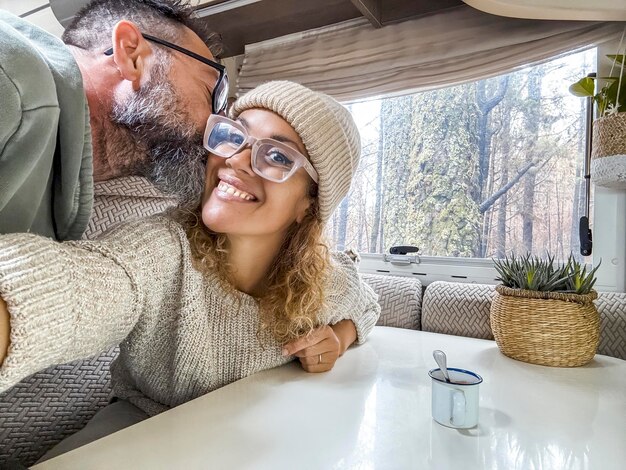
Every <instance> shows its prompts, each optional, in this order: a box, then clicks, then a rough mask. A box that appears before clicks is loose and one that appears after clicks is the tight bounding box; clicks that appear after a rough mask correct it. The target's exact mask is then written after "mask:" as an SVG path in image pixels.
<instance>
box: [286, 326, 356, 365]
mask: <svg viewBox="0 0 626 470" xmlns="http://www.w3.org/2000/svg"><path fill="white" fill-rule="evenodd" d="M356 337H357V333H356V326H355V325H354V322H353V321H352V320H341V321H340V322H339V323H336V324H334V325H331V326H328V325H327V326H321V327H319V328H316V329H315V330H313V332H312V333H311V334H310V335H307V336H304V337H302V338H298V339H296V340H294V341H291V342H290V343H287V344H285V345H284V346H283V356H292V355H293V356H296V357H297V358H298V360H299V361H300V364H301V365H302V368H303V369H304V370H306V371H307V372H327V371H329V370H330V369H332V368H333V366H334V365H335V362H337V359H338V358H340V357H341V356H342V355H343V353H344V352H346V349H348V348H349V347H350V345H351V344H352V343H354V342H355V341H356Z"/></svg>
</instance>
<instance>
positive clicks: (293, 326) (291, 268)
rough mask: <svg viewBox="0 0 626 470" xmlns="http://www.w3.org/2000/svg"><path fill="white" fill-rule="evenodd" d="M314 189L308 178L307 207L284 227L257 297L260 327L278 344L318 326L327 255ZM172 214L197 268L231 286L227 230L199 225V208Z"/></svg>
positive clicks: (325, 283)
mask: <svg viewBox="0 0 626 470" xmlns="http://www.w3.org/2000/svg"><path fill="white" fill-rule="evenodd" d="M316 193H317V188H316V185H315V184H312V187H311V190H310V191H309V197H310V198H311V199H312V201H311V204H310V206H309V209H308V210H307V213H306V215H305V217H304V219H303V220H302V222H301V223H294V224H292V226H291V227H290V228H289V230H288V232H287V235H286V237H285V240H284V241H283V245H282V247H281V249H280V250H279V252H278V255H277V256H276V258H275V259H274V261H273V263H272V265H271V267H270V270H269V272H268V275H267V278H268V288H267V289H266V291H265V292H264V294H263V295H262V296H261V297H259V298H258V300H259V307H260V309H259V310H260V323H259V333H262V332H269V333H270V334H271V335H272V336H273V337H274V338H275V339H276V340H277V341H278V342H279V343H280V344H284V343H287V342H289V341H291V340H293V339H295V338H298V337H301V336H304V335H306V334H308V333H310V332H311V331H312V330H313V329H314V328H316V327H318V326H319V325H320V320H319V314H320V312H321V311H322V310H323V308H324V306H325V288H326V285H327V281H328V277H329V274H330V264H331V261H330V250H329V248H328V243H327V242H326V238H325V235H324V223H323V222H322V221H321V219H320V217H319V203H318V200H317V194H316ZM176 218H177V219H178V221H179V222H180V223H181V224H182V225H183V227H184V228H185V231H186V233H187V238H188V239H189V244H190V247H191V252H192V255H193V258H194V264H195V267H196V269H198V270H199V271H200V272H208V273H215V274H217V276H218V278H219V279H220V280H221V281H222V282H223V283H224V286H225V287H226V288H227V289H229V290H231V291H233V292H236V290H235V288H234V287H233V284H232V275H231V271H230V268H231V267H230V266H229V264H228V254H229V246H228V239H227V237H226V235H224V234H219V233H215V232H213V231H211V230H209V229H208V228H207V227H205V226H204V224H203V223H202V218H201V208H198V209H197V210H195V211H193V212H186V213H185V212H179V213H178V214H177V216H176Z"/></svg>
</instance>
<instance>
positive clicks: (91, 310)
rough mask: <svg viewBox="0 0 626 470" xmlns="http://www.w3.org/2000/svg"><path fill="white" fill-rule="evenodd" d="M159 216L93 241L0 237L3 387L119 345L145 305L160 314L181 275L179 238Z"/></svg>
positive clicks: (0, 379)
mask: <svg viewBox="0 0 626 470" xmlns="http://www.w3.org/2000/svg"><path fill="white" fill-rule="evenodd" d="M163 220H164V219H154V220H153V219H148V220H145V221H137V222H132V223H129V224H124V225H122V226H119V227H118V228H116V229H114V230H113V231H112V232H110V233H109V234H106V235H105V236H104V237H103V238H102V239H100V240H97V241H95V242H68V243H57V242H54V241H52V240H50V239H46V238H43V237H39V236H35V235H30V234H11V235H3V236H0V292H2V298H3V302H2V311H1V312H0V322H2V325H0V333H1V335H0V341H1V342H2V343H1V344H0V354H2V355H4V354H7V353H5V352H4V351H2V349H4V350H5V351H6V350H7V347H6V346H7V343H8V342H9V341H10V344H11V347H10V348H9V349H8V355H7V356H6V357H4V360H3V362H2V364H1V366H0V391H2V390H5V389H7V388H9V387H11V386H13V385H14V384H15V383H17V382H19V381H20V380H22V379H23V378H24V377H26V376H28V375H30V374H32V373H34V372H36V371H38V370H41V369H44V368H46V367H48V366H50V365H53V364H59V363H65V362H70V361H73V360H76V359H82V358H85V357H90V356H92V355H94V354H97V353H99V352H101V351H103V350H105V349H107V348H109V347H111V346H113V345H115V344H118V343H119V342H120V341H121V340H123V339H124V338H125V337H126V336H127V335H128V334H129V333H130V331H132V329H133V328H134V326H135V325H136V323H137V321H138V319H139V318H140V316H141V315H142V314H143V313H144V311H150V312H154V313H158V312H159V310H160V309H159V306H160V302H161V301H162V299H165V298H166V297H167V296H166V294H165V293H166V292H167V291H168V289H170V290H171V286H172V284H173V280H174V279H176V276H177V275H180V266H181V246H182V245H181V237H183V238H184V233H182V234H181V233H178V232H181V231H180V230H178V231H173V230H171V229H170V228H169V227H170V225H168V223H166V222H164V221H163ZM170 224H171V222H170ZM148 305H149V306H150V307H151V308H147V306H148ZM7 306H8V307H7ZM7 311H8V321H9V324H10V326H7ZM8 333H10V334H9V335H8Z"/></svg>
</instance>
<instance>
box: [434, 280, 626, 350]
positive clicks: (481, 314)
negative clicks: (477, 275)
mask: <svg viewBox="0 0 626 470" xmlns="http://www.w3.org/2000/svg"><path fill="white" fill-rule="evenodd" d="M494 292H495V286H490V285H486V284H462V283H453V282H442V281H437V282H433V283H432V284H430V285H429V286H428V288H427V289H426V293H425V294H424V302H423V305H422V329H423V330H424V331H433V332H436V333H445V334H451V335H459V336H470V337H474V338H484V339H493V334H492V333H491V326H490V324H489V309H490V307H491V299H492V298H493V293H494ZM595 304H596V306H597V308H598V312H599V314H600V322H601V324H600V345H599V346H598V354H604V355H607V356H613V357H619V358H621V359H626V294H625V293H618V292H600V293H599V294H598V300H596V301H595Z"/></svg>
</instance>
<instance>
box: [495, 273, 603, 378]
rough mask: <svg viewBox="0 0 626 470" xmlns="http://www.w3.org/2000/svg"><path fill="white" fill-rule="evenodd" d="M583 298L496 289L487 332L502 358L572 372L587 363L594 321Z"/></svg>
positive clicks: (595, 338)
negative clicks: (489, 332)
mask: <svg viewBox="0 0 626 470" xmlns="http://www.w3.org/2000/svg"><path fill="white" fill-rule="evenodd" d="M596 297H597V293H596V292H595V291H591V292H590V293H589V294H586V295H579V294H564V293H559V292H538V291H530V290H522V289H511V288H509V287H504V286H502V285H500V286H497V287H496V294H495V297H494V299H493V302H492V304H491V317H490V318H491V329H492V331H493V336H494V337H495V340H496V343H497V344H498V347H499V348H500V351H502V353H503V354H505V355H506V356H509V357H511V358H513V359H517V360H518V361H523V362H529V363H531V364H541V365H544V366H556V367H576V366H582V365H584V364H587V363H588V362H589V361H591V360H592V359H593V356H594V355H595V353H596V350H597V348H598V342H599V340H600V316H599V314H598V310H597V309H596V306H595V305H594V303H593V301H594V299H596Z"/></svg>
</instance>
